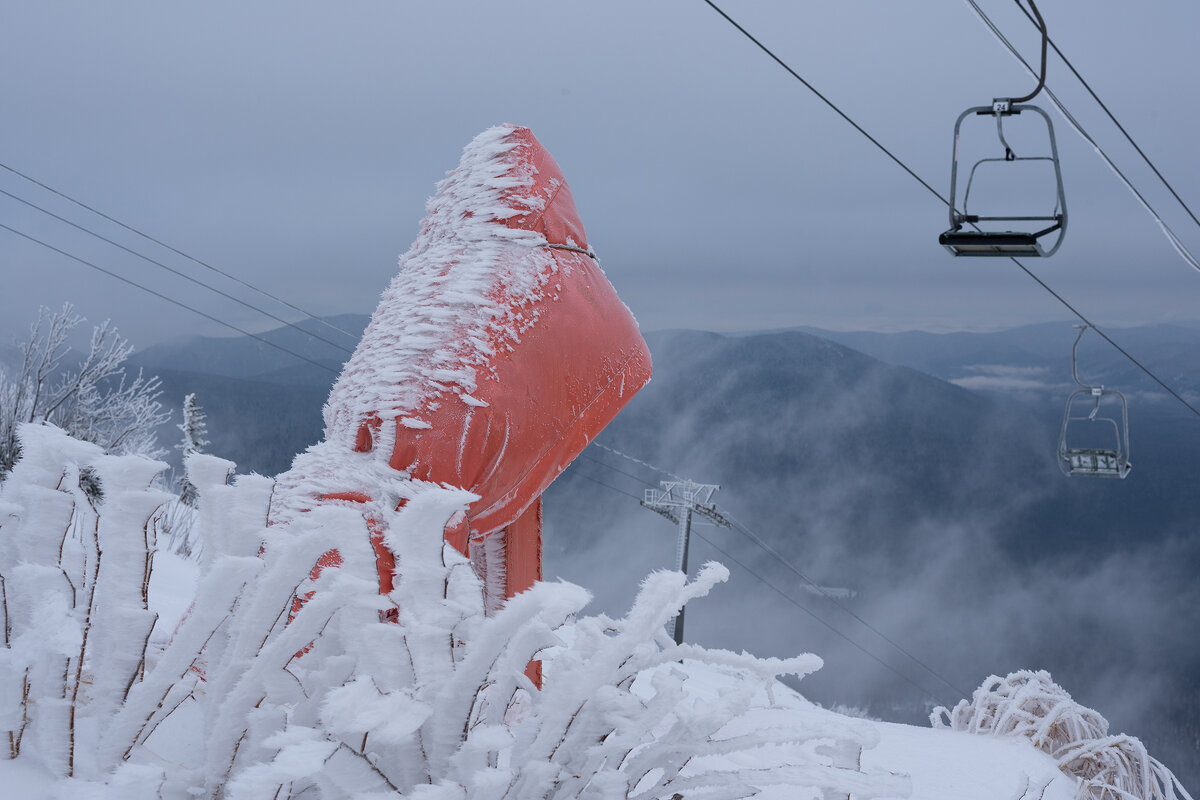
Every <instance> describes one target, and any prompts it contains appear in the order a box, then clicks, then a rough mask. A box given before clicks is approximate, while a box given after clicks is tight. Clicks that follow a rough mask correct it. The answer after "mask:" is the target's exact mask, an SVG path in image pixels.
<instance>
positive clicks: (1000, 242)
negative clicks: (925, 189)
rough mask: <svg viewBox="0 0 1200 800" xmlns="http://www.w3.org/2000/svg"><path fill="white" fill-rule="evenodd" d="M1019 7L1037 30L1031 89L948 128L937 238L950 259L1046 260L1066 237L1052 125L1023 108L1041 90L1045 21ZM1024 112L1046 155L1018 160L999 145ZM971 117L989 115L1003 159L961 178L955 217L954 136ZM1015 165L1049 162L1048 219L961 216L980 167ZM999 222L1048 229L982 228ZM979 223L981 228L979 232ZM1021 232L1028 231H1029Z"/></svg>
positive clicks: (1028, 0) (965, 114)
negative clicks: (1040, 130) (1008, 124)
mask: <svg viewBox="0 0 1200 800" xmlns="http://www.w3.org/2000/svg"><path fill="white" fill-rule="evenodd" d="M1025 2H1026V3H1028V4H1029V9H1030V11H1032V12H1033V15H1032V18H1033V19H1034V20H1035V22H1036V24H1037V26H1038V30H1040V31H1041V33H1042V68H1041V72H1040V73H1039V75H1038V84H1037V88H1035V89H1034V90H1033V91H1032V92H1030V93H1029V94H1027V95H1025V96H1024V97H1017V98H1013V97H998V98H996V99H994V100H992V104H991V105H990V106H975V107H974V108H968V109H967V110H966V111H964V112H963V113H962V114H960V115H959V117H958V121H957V122H955V123H954V160H953V162H952V164H951V167H950V229H949V230H948V231H946V232H945V233H943V234H942V235H941V236H939V237H938V243H939V244H941V245H942V246H943V247H945V248H946V249H947V250H949V251H950V253H951V254H952V255H955V256H991V257H997V256H999V257H1006V256H1007V257H1012V256H1033V257H1037V258H1046V257H1048V256H1052V255H1054V252H1055V251H1056V250H1058V248H1059V246H1060V245H1061V244H1062V241H1063V236H1064V235H1065V234H1066V232H1067V199H1066V196H1065V195H1064V194H1063V182H1062V169H1061V168H1060V166H1059V163H1058V144H1057V142H1055V140H1054V125H1053V124H1052V123H1051V122H1050V117H1048V116H1047V115H1046V112H1045V111H1043V110H1042V109H1040V108H1038V107H1037V106H1033V105H1024V104H1025V103H1028V102H1029V101H1030V100H1032V99H1033V98H1035V97H1037V95H1038V93H1039V92H1041V91H1042V89H1043V88H1044V87H1045V85H1046V47H1047V45H1048V44H1049V43H1050V36H1049V33H1048V32H1047V31H1046V21H1045V20H1044V19H1042V14H1041V12H1040V11H1038V7H1037V4H1036V3H1035V2H1034V0H1025ZM1017 5H1021V0H1017ZM1025 111H1033V112H1035V113H1037V114H1038V115H1040V116H1041V118H1042V119H1043V120H1045V122H1046V133H1047V134H1048V136H1049V139H1050V153H1049V155H1039V156H1018V155H1017V154H1016V153H1014V152H1013V149H1012V148H1011V147H1009V145H1008V142H1007V141H1005V139H1004V120H1005V119H1006V118H1010V117H1015V116H1017V115H1019V114H1021V113H1022V112H1025ZM972 115H975V116H989V115H990V116H992V117H994V118H995V120H996V133H997V134H998V135H999V138H1000V144H1001V145H1002V146H1003V147H1004V155H1003V156H1002V157H993V158H982V159H980V160H979V161H977V162H975V165H974V166H972V167H971V172H970V174H969V176H968V177H967V185H966V188H965V190H964V191H963V197H962V208H963V210H962V213H961V214H960V213H959V212H958V203H957V201H958V144H959V130H960V129H961V127H962V122H963V120H964V119H966V118H967V117H968V116H972ZM1019 161H1049V162H1050V163H1051V165H1053V167H1054V179H1055V182H1056V184H1057V187H1058V198H1057V202H1056V203H1055V205H1054V213H1053V214H1050V215H1040V216H1039V215H1029V216H1000V215H984V214H972V213H970V211H968V210H967V203H968V200H969V199H970V196H971V184H972V183H973V182H974V180H975V171H976V170H978V169H979V167H980V166H981V165H982V164H988V163H995V162H999V163H1000V164H1011V163H1013V162H1019ZM1001 222H1010V223H1011V222H1048V223H1050V224H1049V225H1047V226H1045V227H1043V228H1042V229H1041V230H1034V231H1030V232H1025V231H1008V230H993V229H990V227H991V226H989V225H988V223H1001ZM980 223H983V225H982V227H981V226H980ZM964 225H970V226H971V227H972V229H973V230H964V229H963V226H964ZM1026 227H1034V226H1032V225H1030V226H1026ZM1055 231H1057V232H1058V236H1057V237H1056V238H1055V240H1054V244H1053V246H1051V247H1050V248H1049V249H1046V248H1044V247H1043V246H1042V243H1041V241H1040V240H1041V238H1042V237H1043V236H1045V235H1047V234H1049V233H1054V232H1055Z"/></svg>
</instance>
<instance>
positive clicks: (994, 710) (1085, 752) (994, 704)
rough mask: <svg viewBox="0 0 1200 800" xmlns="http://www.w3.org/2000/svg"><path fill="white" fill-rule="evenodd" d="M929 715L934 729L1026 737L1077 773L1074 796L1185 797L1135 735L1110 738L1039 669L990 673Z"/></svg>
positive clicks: (1112, 799)
mask: <svg viewBox="0 0 1200 800" xmlns="http://www.w3.org/2000/svg"><path fill="white" fill-rule="evenodd" d="M929 720H930V722H931V723H932V724H933V726H934V727H935V728H950V729H952V730H957V731H968V732H970V733H978V734H984V735H991V736H1026V737H1028V738H1029V739H1030V740H1031V741H1032V742H1033V744H1034V746H1036V747H1037V748H1039V749H1041V750H1043V751H1045V752H1046V753H1049V754H1050V755H1051V756H1053V757H1054V758H1055V759H1056V760H1057V761H1058V765H1059V768H1060V769H1061V770H1062V771H1063V772H1065V773H1067V774H1068V775H1072V776H1074V777H1077V778H1079V779H1080V784H1079V789H1078V791H1077V792H1076V797H1077V798H1079V800H1175V799H1176V798H1183V799H1184V800H1191V795H1190V794H1188V792H1187V790H1186V789H1184V788H1183V786H1181V785H1180V784H1179V782H1178V781H1177V780H1176V779H1175V776H1174V775H1173V774H1172V773H1171V771H1170V770H1169V769H1167V768H1166V767H1165V766H1164V765H1163V764H1161V763H1159V762H1158V761H1156V760H1155V759H1153V758H1151V757H1150V755H1149V754H1148V753H1147V752H1146V748H1145V747H1144V746H1143V745H1142V743H1141V742H1140V741H1139V740H1138V739H1136V738H1135V737H1133V736H1127V735H1125V734H1120V735H1117V736H1110V735H1109V734H1108V720H1106V719H1105V718H1104V717H1103V716H1101V715H1100V713H1099V712H1097V711H1094V710H1092V709H1090V708H1087V707H1085V706H1082V705H1080V704H1079V703H1077V702H1075V701H1074V700H1072V699H1071V695H1070V694H1068V693H1067V691H1066V690H1065V689H1063V688H1062V687H1061V686H1059V685H1058V684H1056V683H1054V681H1053V680H1051V678H1050V674H1049V673H1048V672H1045V671H1038V672H1031V671H1028V670H1023V671H1020V672H1013V673H1011V674H1009V675H1008V677H1005V678H1000V677H997V676H995V675H992V676H990V677H989V678H988V679H987V680H986V681H984V682H983V685H982V686H980V687H979V688H978V689H976V690H975V693H974V696H973V697H972V699H971V700H970V701H967V700H962V701H960V702H959V704H958V705H957V706H955V707H954V709H953V710H949V709H946V708H945V707H938V708H935V709H934V710H933V713H932V714H931V715H930V717H929Z"/></svg>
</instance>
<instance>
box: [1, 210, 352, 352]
mask: <svg viewBox="0 0 1200 800" xmlns="http://www.w3.org/2000/svg"><path fill="white" fill-rule="evenodd" d="M0 195H4V196H5V197H8V198H11V199H13V200H16V201H17V202H18V203H22V204H24V205H26V206H28V207H29V208H32V209H34V210H36V211H40V212H42V213H43V214H45V215H46V216H48V217H51V218H53V219H56V220H58V221H59V222H62V223H63V224H65V225H70V226H71V227H72V228H75V229H76V230H78V231H81V232H83V233H86V234H88V235H89V236H92V237H94V238H96V239H99V240H100V241H102V242H106V243H107V244H109V245H112V246H113V247H116V248H118V249H120V250H123V251H125V252H126V253H129V254H130V255H132V256H136V257H137V258H140V259H142V260H143V261H145V262H147V263H149V264H153V265H154V266H156V267H159V268H161V269H164V270H166V271H167V272H170V273H171V274H173V275H176V276H178V277H180V278H183V279H184V280H186V281H190V282H191V283H194V284H196V285H197V286H200V287H202V288H204V289H207V290H208V291H210V292H213V293H215V294H219V295H220V296H221V297H224V298H226V299H228V300H232V301H233V302H235V303H239V304H240V305H242V306H244V307H245V308H248V309H250V310H252V311H256V312H258V313H259V314H263V315H264V316H267V317H270V318H271V319H273V320H275V321H276V322H280V323H283V324H284V325H286V326H287V327H289V328H293V329H294V330H297V331H299V332H300V333H302V334H304V335H305V336H310V337H312V338H313V339H316V340H318V341H321V342H324V343H325V344H327V345H329V346H330V347H333V348H336V349H337V350H340V351H342V352H343V353H347V354H350V353H353V352H354V351H353V350H351V349H350V348H348V347H346V346H344V345H341V344H339V343H337V342H334V341H332V340H330V339H326V338H325V337H324V336H321V335H320V334H317V333H313V332H312V331H306V330H304V328H301V327H300V326H299V325H296V324H295V323H292V322H288V321H287V320H286V319H284V318H283V317H279V316H276V315H275V314H272V313H271V312H270V311H267V310H266V309H264V308H259V307H258V306H256V305H254V304H252V303H248V302H246V301H245V300H242V299H241V298H239V297H235V296H234V295H231V294H229V293H228V292H225V291H222V290H220V289H218V288H216V287H215V286H210V285H209V284H207V283H204V282H203V281H201V280H199V279H197V278H194V277H192V276H191V275H188V274H187V273H186V272H182V271H180V270H177V269H175V268H174V267H171V266H168V265H166V264H164V263H162V262H161V261H158V260H156V259H153V258H151V257H150V256H147V255H145V254H143V253H140V252H138V251H137V250H134V249H132V248H130V247H126V246H125V245H123V244H121V243H120V242H116V241H113V240H112V239H109V238H108V237H107V236H104V235H102V234H99V233H96V232H95V231H93V230H91V229H90V228H87V227H84V226H83V225H80V224H78V223H76V222H73V221H72V220H69V219H67V218H66V217H63V216H60V215H58V214H56V213H54V212H53V211H50V210H49V209H46V208H43V207H42V206H39V205H38V204H37V203H34V202H32V201H30V200H26V199H25V198H23V197H19V196H17V195H15V194H13V193H12V192H9V191H7V190H5V189H0Z"/></svg>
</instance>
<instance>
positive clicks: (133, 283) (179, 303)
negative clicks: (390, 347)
mask: <svg viewBox="0 0 1200 800" xmlns="http://www.w3.org/2000/svg"><path fill="white" fill-rule="evenodd" d="M0 228H2V229H4V230H6V231H8V232H9V233H12V234H15V235H17V236H20V237H21V238H22V239H26V240H28V241H30V242H33V243H34V244H37V245H41V246H42V247H45V248H46V249H47V250H50V251H52V252H55V253H58V254H59V255H62V256H66V257H67V258H69V259H71V260H72V261H76V262H78V263H80V264H83V265H84V266H85V267H90V268H91V269H94V270H96V271H97V272H102V273H104V274H105V275H108V276H109V277H111V278H116V279H117V280H119V281H121V282H122V283H126V284H128V285H130V286H133V287H135V288H138V289H141V290H142V291H143V292H146V293H147V294H150V295H153V296H154V297H157V298H159V299H160V300H165V301H167V302H168V303H171V304H173V305H176V306H179V307H180V308H183V309H186V310H188V311H191V312H192V313H194V314H198V315H200V316H201V317H204V318H205V319H207V320H210V321H212V322H215V323H217V324H218V325H222V326H224V327H226V328H229V329H230V330H233V331H236V332H237V333H240V334H242V335H243V336H249V337H250V338H252V339H257V340H258V341H260V342H262V343H263V344H265V345H267V346H269V347H274V348H275V349H276V350H279V351H281V352H283V353H287V354H288V355H289V356H292V357H294V358H298V359H300V360H301V361H306V362H308V363H309V364H312V365H313V366H314V367H318V368H320V369H323V370H325V371H326V372H331V373H333V374H334V375H337V374H338V370H336V369H334V368H332V367H330V366H328V365H327V364H322V363H320V362H319V361H313V360H312V359H311V358H308V357H307V356H304V355H301V354H300V353H296V352H294V351H292V350H289V349H288V348H286V347H284V346H283V345H280V344H276V343H275V342H272V341H271V340H270V339H266V338H264V337H262V336H259V335H258V334H256V333H251V332H250V331H248V330H244V329H243V328H239V327H238V326H237V325H234V324H233V323H231V322H226V321H225V320H223V319H218V318H217V317H214V316H213V315H212V314H209V313H208V312H205V311H201V310H200V309H198V308H196V307H194V306H191V305H188V304H187V303H184V302H183V301H182V300H176V299H175V298H173V297H168V296H167V295H165V294H163V293H162V292H158V291H155V290H154V289H151V288H150V287H148V286H144V285H142V284H140V283H138V282H137V281H135V280H132V279H131V278H127V277H125V276H124V275H121V274H119V273H116V272H113V271H112V270H109V269H105V268H104V267H102V266H100V265H99V264H96V263H93V262H91V261H88V260H87V259H85V258H80V257H79V256H77V255H74V254H73V253H68V252H67V251H66V250H63V249H61V248H58V247H55V246H54V245H52V244H50V243H49V242H46V241H43V240H41V239H38V238H37V237H36V236H31V235H30V234H28V233H24V232H22V231H19V230H17V229H16V228H13V227H11V226H9V225H6V224H4V223H3V222H0Z"/></svg>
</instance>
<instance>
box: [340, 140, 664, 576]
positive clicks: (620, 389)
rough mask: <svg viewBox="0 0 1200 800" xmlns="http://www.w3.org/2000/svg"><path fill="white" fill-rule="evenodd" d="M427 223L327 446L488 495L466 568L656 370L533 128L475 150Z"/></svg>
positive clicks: (473, 526) (344, 387)
mask: <svg viewBox="0 0 1200 800" xmlns="http://www.w3.org/2000/svg"><path fill="white" fill-rule="evenodd" d="M427 212H428V213H427V216H426V218H425V220H424V221H423V223H422V226H421V232H420V234H419V235H418V237H417V240H416V241H415V242H414V243H413V246H412V248H411V249H410V250H409V251H408V253H406V254H405V255H404V256H403V257H402V258H401V263H400V265H401V271H400V274H399V275H398V276H397V277H396V278H395V280H394V281H393V282H392V284H391V286H390V287H389V288H388V290H387V291H386V292H385V293H384V295H383V299H382V301H381V302H380V305H379V308H378V309H377V310H376V312H375V314H374V316H373V317H372V319H371V323H370V325H369V326H368V328H367V330H366V333H365V334H364V335H363V340H362V342H361V343H360V344H359V347H358V349H357V350H356V351H355V353H354V356H353V357H352V358H351V359H350V361H349V362H348V364H347V365H346V368H345V370H344V371H343V373H342V376H341V377H340V378H339V379H338V382H337V384H336V385H335V387H334V389H333V392H332V394H331V395H330V399H329V403H328V405H327V406H326V410H325V415H326V439H327V441H330V442H333V441H340V442H343V443H344V445H345V447H346V448H347V449H354V450H356V451H358V452H360V453H371V454H372V455H373V456H375V457H377V458H381V459H382V458H384V457H386V458H387V461H388V464H389V465H390V466H391V467H392V468H393V469H395V470H399V471H403V472H405V473H407V474H408V475H409V476H410V477H412V478H414V479H419V480H426V481H434V482H438V483H447V484H450V485H453V486H456V487H461V488H465V489H468V490H470V491H471V492H473V493H475V494H477V495H479V499H478V500H477V501H475V502H473V503H472V504H471V505H470V507H469V509H468V512H467V515H466V519H465V520H455V521H452V524H451V526H449V527H448V529H447V534H446V536H447V539H448V540H449V541H450V542H451V543H452V544H454V545H455V546H456V547H457V548H458V549H459V550H461V551H463V552H464V553H466V552H467V539H468V536H469V535H470V536H474V537H486V536H488V535H489V534H491V533H493V532H496V531H499V530H501V529H504V528H506V527H507V526H509V525H511V524H512V523H514V522H516V521H517V520H518V519H519V518H520V517H521V515H522V514H523V513H524V512H525V511H526V510H527V509H530V507H531V506H532V505H533V504H534V503H535V501H537V500H538V498H539V497H540V495H541V493H542V492H543V491H544V490H545V489H546V487H547V486H549V485H550V483H551V481H553V480H554V478H555V477H556V476H557V475H558V474H559V473H560V472H561V471H562V470H563V469H564V468H565V467H566V466H567V465H568V464H569V463H570V462H571V461H572V460H573V459H574V458H575V457H576V456H577V455H579V453H580V452H582V450H583V449H584V448H585V447H586V446H587V444H588V443H589V442H590V441H591V440H592V439H593V438H594V437H595V436H596V435H597V434H598V433H599V432H600V431H601V430H602V429H603V428H604V426H605V425H607V424H608V422H609V421H610V420H612V419H613V417H614V416H616V414H617V412H618V411H619V410H620V409H621V408H622V407H623V406H624V405H625V404H626V403H627V402H628V401H629V399H630V398H631V397H632V396H633V395H634V394H635V393H636V392H637V391H638V390H639V389H640V388H641V387H642V386H644V385H645V384H646V382H647V381H648V380H649V379H650V372H651V366H650V354H649V351H648V350H647V348H646V343H645V341H644V340H643V339H642V336H641V334H640V333H639V331H638V326H637V323H636V321H635V320H634V319H633V316H632V315H631V314H630V312H629V310H628V309H627V308H626V307H625V305H624V304H623V303H622V302H621V300H620V298H619V297H617V293H616V291H615V290H614V289H613V287H612V285H611V284H610V283H609V282H608V279H607V278H606V277H605V275H604V272H603V270H602V269H601V268H600V264H599V262H598V261H597V260H596V258H595V256H594V254H593V253H592V252H591V249H590V248H589V246H588V242H587V236H586V234H585V233H584V229H583V223H582V222H581V221H580V219H579V213H578V211H577V210H576V208H575V201H574V199H573V198H572V196H571V190H570V189H569V188H568V187H567V184H566V181H565V180H564V178H563V176H562V172H561V171H560V170H559V167H558V164H557V163H555V161H554V159H553V157H552V156H551V155H550V153H549V152H547V150H546V149H545V148H544V147H543V146H542V145H541V143H540V142H538V140H537V139H536V138H534V136H533V134H532V133H531V132H530V131H529V130H528V129H527V128H521V127H516V126H511V125H506V126H500V127H497V128H492V129H490V130H488V131H485V132H484V133H482V134H480V135H479V136H478V137H476V139H475V140H474V141H473V142H471V144H470V145H468V146H467V148H466V149H465V150H464V151H463V157H462V161H461V162H460V164H459V166H458V168H457V169H455V170H454V171H453V172H451V173H449V174H448V177H447V178H446V179H445V180H443V181H442V182H441V183H439V184H438V193H437V195H436V196H434V197H433V198H432V199H431V200H430V201H429V202H428V205H427ZM534 510H536V509H534ZM531 513H532V512H531Z"/></svg>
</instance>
